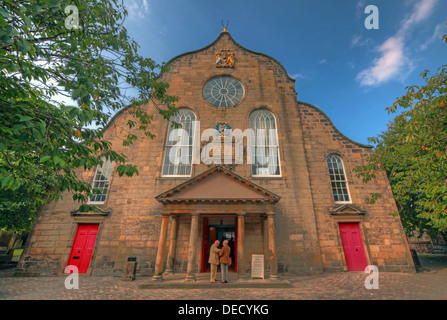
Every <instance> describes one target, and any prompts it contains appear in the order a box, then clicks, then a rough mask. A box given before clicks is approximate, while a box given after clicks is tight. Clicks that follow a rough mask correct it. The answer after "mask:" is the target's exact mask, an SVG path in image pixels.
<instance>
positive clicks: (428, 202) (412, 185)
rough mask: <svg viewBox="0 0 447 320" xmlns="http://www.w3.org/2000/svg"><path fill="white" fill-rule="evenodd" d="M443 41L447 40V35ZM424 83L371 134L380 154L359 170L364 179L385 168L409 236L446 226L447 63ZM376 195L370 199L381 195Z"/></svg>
mask: <svg viewBox="0 0 447 320" xmlns="http://www.w3.org/2000/svg"><path fill="white" fill-rule="evenodd" d="M443 40H444V41H445V42H446V43H447V36H446V35H444V37H443ZM421 76H422V79H423V80H424V82H425V83H424V85H422V86H410V87H407V88H406V89H407V92H406V94H405V95H404V96H402V97H400V98H398V99H397V100H396V101H395V102H394V103H393V105H392V106H390V107H388V108H387V110H388V112H389V113H396V112H397V110H398V109H399V108H400V109H402V112H401V113H400V114H399V115H397V116H396V117H395V118H394V119H393V121H392V122H391V123H390V124H389V125H388V128H387V130H386V131H385V132H383V133H382V134H381V135H379V136H377V137H373V138H369V141H370V142H371V143H373V144H375V150H374V151H375V155H374V156H371V157H369V158H368V159H367V163H366V164H365V165H363V166H361V167H358V168H356V169H355V171H356V172H357V176H358V177H361V178H362V179H363V181H364V182H368V181H370V180H372V179H374V178H375V171H377V170H385V171H386V173H387V175H388V178H389V180H390V183H391V188H392V190H393V194H394V197H395V199H396V203H397V206H398V209H399V213H400V216H401V219H402V222H403V226H404V228H405V230H406V232H407V234H408V235H412V234H413V231H415V230H421V231H427V232H428V233H429V234H430V235H431V236H435V235H437V234H439V233H445V232H446V231H447V166H446V164H447V154H446V153H447V65H444V66H442V67H440V68H439V69H438V72H437V73H435V74H433V75H431V76H430V74H429V71H424V72H423V73H422V74H421ZM380 196H381V194H372V196H371V199H370V202H374V201H375V200H376V199H378V198H380Z"/></svg>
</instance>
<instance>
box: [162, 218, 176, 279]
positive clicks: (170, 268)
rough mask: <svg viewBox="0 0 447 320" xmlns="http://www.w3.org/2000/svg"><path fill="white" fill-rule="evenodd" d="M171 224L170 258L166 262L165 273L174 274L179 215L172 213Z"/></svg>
mask: <svg viewBox="0 0 447 320" xmlns="http://www.w3.org/2000/svg"><path fill="white" fill-rule="evenodd" d="M169 221H170V225H171V234H170V237H169V238H170V239H169V249H168V260H167V262H166V271H165V274H167V275H169V274H174V258H175V248H176V246H177V233H178V216H177V215H171V216H170V217H169Z"/></svg>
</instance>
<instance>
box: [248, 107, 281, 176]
mask: <svg viewBox="0 0 447 320" xmlns="http://www.w3.org/2000/svg"><path fill="white" fill-rule="evenodd" d="M250 128H251V129H252V130H253V134H254V137H253V136H252V139H250V140H251V148H250V150H251V159H252V175H259V176H271V175H280V170H279V156H278V136H277V131H276V123H275V117H274V116H273V114H272V113H271V112H270V111H267V110H257V111H254V112H252V113H251V115H250Z"/></svg>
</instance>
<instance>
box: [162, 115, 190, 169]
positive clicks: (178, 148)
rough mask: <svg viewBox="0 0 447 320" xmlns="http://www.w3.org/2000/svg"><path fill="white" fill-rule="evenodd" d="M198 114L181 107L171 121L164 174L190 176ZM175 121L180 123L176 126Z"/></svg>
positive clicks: (167, 138) (164, 160) (167, 137)
mask: <svg viewBox="0 0 447 320" xmlns="http://www.w3.org/2000/svg"><path fill="white" fill-rule="evenodd" d="M195 121H196V116H195V114H194V112H192V111H191V110H189V109H179V110H178V112H177V114H176V115H175V116H173V117H171V119H170V121H169V128H168V134H167V136H166V143H165V152H164V159H163V168H162V176H190V175H191V167H192V153H193V146H194V131H195ZM174 123H177V124H180V125H181V126H178V128H176V127H175V126H174Z"/></svg>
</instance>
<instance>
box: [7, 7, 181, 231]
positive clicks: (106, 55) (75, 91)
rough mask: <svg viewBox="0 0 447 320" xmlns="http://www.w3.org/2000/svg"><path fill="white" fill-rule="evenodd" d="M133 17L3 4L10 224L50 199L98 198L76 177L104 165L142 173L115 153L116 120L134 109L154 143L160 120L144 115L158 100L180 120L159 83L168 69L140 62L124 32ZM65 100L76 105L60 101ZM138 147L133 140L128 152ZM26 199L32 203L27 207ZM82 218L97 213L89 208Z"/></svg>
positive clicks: (115, 11) (136, 123)
mask: <svg viewBox="0 0 447 320" xmlns="http://www.w3.org/2000/svg"><path fill="white" fill-rule="evenodd" d="M126 16H127V11H126V10H125V7H124V5H123V3H122V2H120V1H119V0H111V1H101V0H83V1H80V0H74V1H73V0H27V1H25V0H4V1H2V2H1V4H0V38H1V43H0V192H1V193H2V197H1V199H2V200H1V201H2V202H1V203H0V213H1V214H2V215H4V217H5V216H6V215H9V216H12V215H14V214H13V212H22V214H23V210H26V208H28V209H33V208H34V210H35V209H36V206H39V205H41V204H42V203H45V201H47V200H50V199H53V200H57V199H59V198H60V197H61V194H62V192H64V191H71V192H73V199H74V200H78V201H79V202H81V203H84V202H85V201H86V200H87V199H88V197H89V196H90V195H91V194H92V192H93V191H92V189H91V186H90V184H89V183H86V182H85V181H82V179H80V178H79V177H78V176H77V174H76V172H77V170H78V169H80V168H82V169H84V170H90V169H92V168H95V166H97V165H98V164H102V160H101V157H102V156H104V157H105V159H106V160H113V161H115V162H116V163H118V166H117V172H118V173H119V175H120V176H122V175H127V176H132V175H133V174H138V170H137V168H136V167H135V166H133V165H131V164H128V163H126V156H125V154H123V153H117V152H115V151H114V150H113V148H112V146H111V144H110V142H109V141H107V140H106V139H105V138H104V136H103V131H102V128H104V127H105V126H106V124H107V123H108V121H109V119H110V117H111V116H112V115H113V114H114V113H116V111H118V110H120V109H122V108H124V107H128V108H127V109H126V110H128V112H129V113H131V114H132V115H133V116H134V117H133V118H132V119H133V120H129V122H128V123H127V124H126V126H127V127H128V128H132V127H136V128H138V129H140V130H142V131H143V132H144V134H145V135H146V136H149V137H152V138H153V137H154V135H153V134H152V133H151V132H149V131H148V124H149V123H150V122H151V120H152V117H151V115H149V114H148V113H147V112H146V111H145V109H144V107H143V106H144V105H146V104H147V103H148V102H149V101H152V102H153V103H154V105H155V106H156V107H157V109H158V112H159V113H160V114H161V115H162V116H163V117H164V118H165V119H169V117H170V116H171V115H173V114H174V113H175V112H176V109H175V102H176V101H178V98H177V97H173V96H170V95H168V94H167V89H168V85H167V84H166V83H163V82H161V81H160V77H159V75H160V74H161V73H163V72H165V71H166V70H167V67H166V66H165V65H164V64H161V65H159V64H157V63H155V62H154V61H153V60H151V59H149V58H143V57H141V56H140V55H139V54H138V44H137V43H136V42H135V41H134V40H133V39H131V38H130V36H129V35H128V33H127V30H126V29H125V27H124V26H123V21H124V19H125V17H126ZM60 97H66V98H70V99H71V100H72V101H75V103H74V105H69V103H65V102H61V99H60ZM136 138H137V137H136V135H135V134H132V133H130V131H129V134H128V135H127V137H126V139H125V140H124V141H123V144H124V145H130V144H132V142H133V141H134V140H135V139H136ZM25 195H28V196H32V198H33V201H31V202H27V204H25V202H26V201H25V199H24V197H25ZM14 199H16V200H17V201H16V202H14V201H13V200H14ZM34 200H35V201H34ZM12 202H13V203H14V205H13V203H12ZM80 209H81V210H84V211H86V210H94V208H93V207H91V206H86V205H81V207H80ZM8 210H9V211H8ZM2 221H4V219H3V218H0V223H2ZM10 225H11V224H10ZM0 227H1V225H0ZM17 227H18V226H17V225H16V227H14V228H17ZM19 229H20V227H19Z"/></svg>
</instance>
